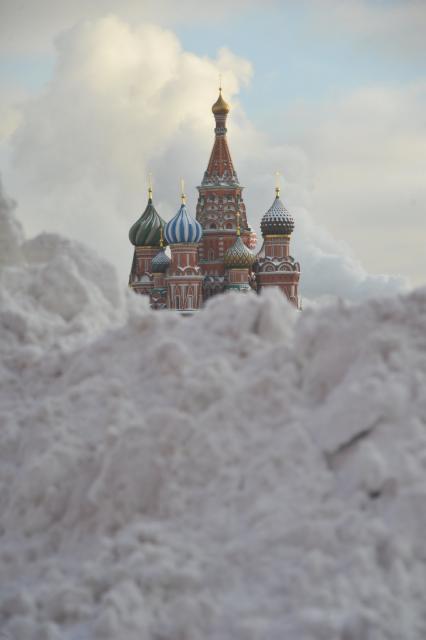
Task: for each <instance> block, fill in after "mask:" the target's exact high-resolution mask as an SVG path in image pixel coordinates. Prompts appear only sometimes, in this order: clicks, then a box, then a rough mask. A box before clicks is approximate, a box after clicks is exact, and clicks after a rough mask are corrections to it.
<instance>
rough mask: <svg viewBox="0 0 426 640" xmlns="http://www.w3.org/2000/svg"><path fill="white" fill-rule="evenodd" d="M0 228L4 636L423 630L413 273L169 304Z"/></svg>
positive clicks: (422, 308)
mask: <svg viewBox="0 0 426 640" xmlns="http://www.w3.org/2000/svg"><path fill="white" fill-rule="evenodd" d="M0 230H1V234H2V244H1V247H2V260H1V263H0V357H1V361H0V375H1V386H0V513H1V516H0V518H1V519H0V523H1V524H0V629H1V632H0V637H1V638H2V639H6V638H7V639H10V640H100V639H102V640H109V639H111V640H112V639H114V640H382V639H386V640H401V639H404V640H417V639H419V640H420V639H424V638H425V637H426V600H425V593H426V564H425V563H426V535H425V531H426V483H425V474H426V332H425V326H426V290H418V291H416V292H413V293H411V294H409V295H406V296H403V297H402V296H401V297H398V298H388V299H383V300H374V301H370V302H368V303H364V304H362V305H359V306H348V305H346V304H343V303H334V304H331V305H329V306H327V307H326V308H320V309H309V310H307V311H304V312H303V313H301V314H297V313H296V312H295V311H294V310H293V309H292V308H291V307H289V306H288V305H287V303H286V302H285V301H284V299H283V298H282V297H281V296H279V295H268V296H262V297H257V296H254V295H253V296H250V295H247V296H242V295H240V296H238V295H235V294H234V295H231V294H230V295H227V296H223V297H219V298H216V299H214V300H213V301H212V302H211V303H210V304H209V305H208V306H207V308H206V309H205V310H203V311H202V312H200V313H199V314H197V315H194V316H193V317H190V318H182V317H180V316H178V315H174V314H172V313H169V312H152V311H151V310H150V309H149V308H148V306H147V304H146V302H145V300H144V299H143V298H142V297H138V296H135V295H133V294H131V293H127V294H125V295H123V294H121V293H120V287H119V285H118V284H117V279H116V276H115V274H114V272H113V270H112V268H111V267H110V266H109V265H108V264H106V263H105V262H104V261H102V260H101V259H99V258H97V257H96V256H93V254H92V253H91V252H89V251H88V250H87V249H85V248H84V247H82V246H80V245H77V244H75V243H72V242H70V241H68V240H64V239H63V238H59V237H57V236H53V235H42V236H39V237H37V238H35V239H33V240H30V241H25V240H24V238H23V237H22V232H21V230H20V228H19V225H18V224H17V223H16V221H15V220H14V218H13V212H12V207H11V203H10V202H5V201H3V203H2V206H1V207H0ZM3 247H7V250H6V249H5V250H4V251H3Z"/></svg>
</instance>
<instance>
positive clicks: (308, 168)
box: [0, 0, 426, 299]
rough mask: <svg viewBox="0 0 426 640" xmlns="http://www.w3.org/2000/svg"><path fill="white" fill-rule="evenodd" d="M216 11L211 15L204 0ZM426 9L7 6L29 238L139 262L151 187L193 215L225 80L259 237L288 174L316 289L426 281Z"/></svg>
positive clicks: (7, 166) (4, 77)
mask: <svg viewBox="0 0 426 640" xmlns="http://www.w3.org/2000/svg"><path fill="white" fill-rule="evenodd" d="M200 4H201V7H202V8H200V6H199V5H200ZM425 33H426V2H424V1H423V0H418V1H417V0H413V1H411V0H404V1H402V0H400V1H398V0H395V1H393V0H383V1H380V0H346V1H342V0H300V1H298V2H290V1H285V0H284V1H283V0H281V1H276V2H274V1H273V0H269V1H268V0H266V1H265V0H264V1H263V2H262V3H258V2H257V3H255V2H250V1H248V0H247V1H243V0H240V1H235V0H234V1H233V2H231V3H229V2H225V1H224V0H216V2H215V3H198V2H195V1H193V0H188V1H186V2H185V1H183V2H182V1H181V2H179V3H176V2H174V1H171V0H170V1H166V0H156V2H153V1H151V0H148V1H146V2H143V1H136V0H120V2H118V0H116V1H112V0H104V1H102V0H99V1H98V2H96V3H89V2H87V1H86V0H84V1H83V0H75V1H72V0H70V1H69V2H66V3H65V2H57V1H55V0H38V2H32V1H31V0H21V1H19V2H18V1H17V2H14V3H11V2H6V1H4V0H0V55H1V60H0V173H1V175H2V178H3V183H4V187H5V189H6V191H7V192H8V193H9V194H10V195H11V196H13V197H14V198H15V199H16V200H17V201H18V208H17V214H18V215H19V217H20V218H21V221H22V222H23V225H24V228H25V230H26V232H27V234H28V235H32V234H34V233H38V232H40V231H42V230H46V231H55V232H59V233H62V234H66V235H68V236H72V237H74V238H77V239H79V240H83V241H85V242H86V243H88V244H90V245H91V246H92V247H94V248H96V250H97V251H98V252H99V253H101V254H102V255H104V256H105V257H107V258H109V259H110V260H111V261H112V262H114V263H115V264H116V266H117V267H118V269H119V273H120V276H121V277H122V278H123V281H125V280H126V277H127V272H128V269H129V267H130V263H131V253H132V250H131V246H130V244H129V243H128V239H127V232H128V227H129V226H130V225H131V223H132V222H133V221H134V220H135V219H136V218H137V217H138V215H139V214H140V212H141V210H142V209H143V207H144V205H145V199H146V185H145V176H146V174H147V172H148V171H152V173H153V174H154V185H155V201H156V204H157V208H158V210H159V212H160V213H161V214H162V215H163V216H164V217H165V218H169V217H170V216H171V215H172V214H173V213H174V211H175V210H176V209H177V207H178V205H179V200H178V189H179V178H180V176H181V175H182V176H184V177H185V179H186V184H187V189H188V196H189V205H190V206H191V207H192V208H193V209H194V205H195V200H196V190H195V187H196V185H197V184H199V183H200V181H201V178H202V175H203V172H204V170H205V167H206V165H207V161H208V156H209V153H210V149H211V145H212V142H213V126H214V122H213V118H212V114H211V111H210V108H211V104H212V102H214V100H215V99H216V97H217V81H218V73H219V72H221V73H222V75H223V86H224V93H225V97H226V98H227V99H229V100H230V102H231V104H232V111H231V113H230V116H229V127H228V129H229V143H230V147H231V153H232V155H233V158H234V163H235V166H236V169H237V172H238V174H239V177H240V180H241V182H242V183H243V184H244V185H245V187H246V189H245V199H246V204H247V209H248V217H249V220H250V222H251V223H252V225H253V226H254V227H255V228H256V230H258V225H259V221H260V218H261V216H262V215H263V213H264V212H265V210H266V209H267V208H268V207H269V206H270V204H271V201H272V200H273V194H274V178H273V174H274V172H275V171H277V170H279V171H280V172H281V173H282V175H283V188H282V195H283V200H284V201H285V203H286V204H287V206H288V208H290V209H291V210H292V212H293V214H294V216H295V219H296V230H295V233H294V242H293V253H294V254H295V256H296V257H297V258H298V259H300V261H301V263H302V294H304V295H305V296H307V297H313V296H316V295H327V294H336V293H337V294H339V295H342V296H347V297H349V298H353V299H357V298H362V297H365V296H367V295H371V294H373V293H380V292H383V293H389V292H393V291H396V290H399V289H401V288H404V287H405V286H406V285H407V284H410V283H411V284H412V285H420V284H424V283H426V251H425V240H426V222H425V218H426V184H425V183H426V181H425V176H426V115H425V114H426V38H425V37H424V34H425Z"/></svg>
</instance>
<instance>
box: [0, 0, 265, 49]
mask: <svg viewBox="0 0 426 640" xmlns="http://www.w3.org/2000/svg"><path fill="white" fill-rule="evenodd" d="M256 4H257V3H256V1H255V0H232V2H228V1H227V0H215V2H214V3H210V2H199V0H180V1H179V2H176V1H175V0H120V2H117V0H96V2H87V0H69V1H67V2H58V0H37V2H34V0H19V2H10V1H9V0H0V16H1V20H0V51H1V52H7V53H9V54H10V53H19V54H21V53H24V54H25V53H34V52H36V51H37V52H39V53H43V52H46V51H50V50H51V48H52V44H53V40H54V39H55V38H56V36H57V34H58V33H60V32H62V31H65V30H68V29H69V28H70V27H71V26H73V25H75V24H77V23H80V22H82V21H87V20H93V21H96V20H98V19H99V18H102V17H104V16H105V15H108V14H110V13H111V14H114V15H117V16H118V17H120V18H121V19H122V20H123V21H126V22H130V23H134V24H139V23H141V22H155V23H157V24H160V25H162V26H169V25H170V24H194V23H202V22H204V21H206V20H208V21H209V22H210V23H218V22H221V21H223V20H230V19H232V17H233V16H234V15H235V14H237V13H238V12H241V11H244V10H246V9H248V8H250V7H251V6H255V5H256ZM273 4H274V0H264V1H263V10H265V9H266V8H267V6H268V5H273Z"/></svg>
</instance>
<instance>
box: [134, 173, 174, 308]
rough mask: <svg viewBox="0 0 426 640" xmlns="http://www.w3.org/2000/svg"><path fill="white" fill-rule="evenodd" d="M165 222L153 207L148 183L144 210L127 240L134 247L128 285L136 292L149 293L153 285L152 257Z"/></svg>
mask: <svg viewBox="0 0 426 640" xmlns="http://www.w3.org/2000/svg"><path fill="white" fill-rule="evenodd" d="M165 224H166V223H165V222H164V220H163V219H162V218H161V217H160V216H159V215H158V213H157V211H156V209H155V207H154V203H153V200H152V188H151V184H150V185H149V189H148V203H147V205H146V207H145V211H144V212H143V214H142V215H141V217H140V218H139V219H138V220H137V221H136V222H135V224H134V225H133V226H132V227H131V229H130V231H129V240H130V242H131V243H132V244H133V245H134V247H135V250H134V254H133V262H132V268H131V271H130V276H129V287H131V288H132V289H133V290H134V291H135V292H136V293H143V294H145V295H151V292H152V287H153V278H152V259H153V257H154V256H155V255H156V254H157V253H158V252H159V250H160V239H161V237H162V229H163V227H164V225H165Z"/></svg>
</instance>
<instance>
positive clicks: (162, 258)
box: [152, 247, 171, 273]
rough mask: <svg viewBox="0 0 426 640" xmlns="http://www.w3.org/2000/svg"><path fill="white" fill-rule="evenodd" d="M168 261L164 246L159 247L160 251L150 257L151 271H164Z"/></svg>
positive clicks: (168, 263)
mask: <svg viewBox="0 0 426 640" xmlns="http://www.w3.org/2000/svg"><path fill="white" fill-rule="evenodd" d="M170 263H171V260H170V258H169V256H168V255H166V252H165V251H164V248H163V247H161V249H160V251H159V252H158V253H157V255H156V256H154V257H153V259H152V273H164V272H165V271H167V269H168V268H169V266H170Z"/></svg>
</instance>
